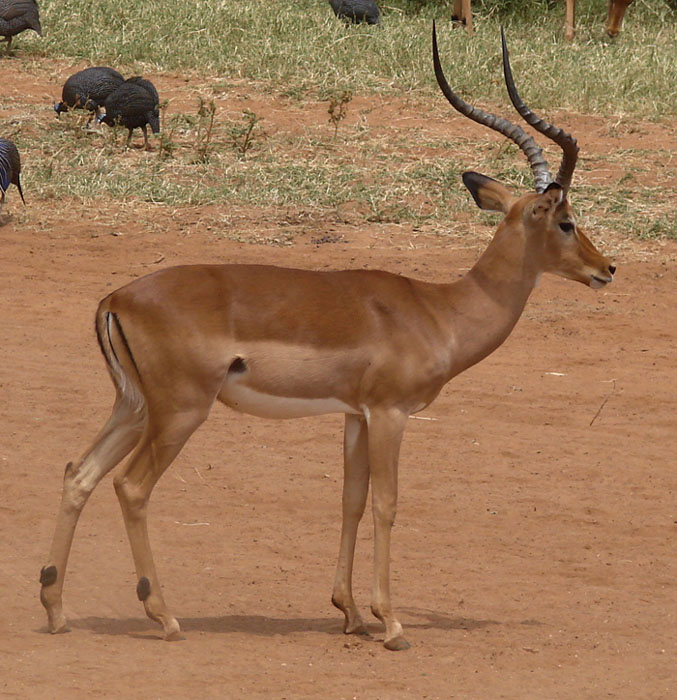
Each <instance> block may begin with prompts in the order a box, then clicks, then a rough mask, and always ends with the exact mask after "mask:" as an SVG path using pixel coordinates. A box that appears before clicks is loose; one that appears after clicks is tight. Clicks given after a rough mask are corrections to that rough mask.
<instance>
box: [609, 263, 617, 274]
mask: <svg viewBox="0 0 677 700" xmlns="http://www.w3.org/2000/svg"><path fill="white" fill-rule="evenodd" d="M609 272H610V273H611V274H612V275H613V274H614V273H615V272H616V266H615V265H609Z"/></svg>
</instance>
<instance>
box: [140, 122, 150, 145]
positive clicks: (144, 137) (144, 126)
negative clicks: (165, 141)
mask: <svg viewBox="0 0 677 700" xmlns="http://www.w3.org/2000/svg"><path fill="white" fill-rule="evenodd" d="M141 130H142V131H143V149H144V150H145V151H150V150H152V149H151V147H150V141H148V128H147V127H146V125H145V124H144V125H143V126H142V127H141Z"/></svg>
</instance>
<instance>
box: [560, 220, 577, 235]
mask: <svg viewBox="0 0 677 700" xmlns="http://www.w3.org/2000/svg"><path fill="white" fill-rule="evenodd" d="M559 227H560V228H561V229H562V231H564V233H572V232H573V230H574V225H573V224H572V223H571V221H562V223H561V224H560V225H559Z"/></svg>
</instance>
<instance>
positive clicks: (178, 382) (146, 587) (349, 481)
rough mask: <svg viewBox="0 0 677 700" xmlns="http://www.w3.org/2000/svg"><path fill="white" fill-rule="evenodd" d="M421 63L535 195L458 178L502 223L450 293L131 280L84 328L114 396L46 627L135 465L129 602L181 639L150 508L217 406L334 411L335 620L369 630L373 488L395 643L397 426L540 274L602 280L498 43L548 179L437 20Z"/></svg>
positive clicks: (395, 279)
mask: <svg viewBox="0 0 677 700" xmlns="http://www.w3.org/2000/svg"><path fill="white" fill-rule="evenodd" d="M433 60H434V66H435V74H436V76H437V80H438V82H439V85H440V87H441V89H442V92H443V93H444V95H445V96H446V97H447V99H448V100H449V102H450V103H451V104H452V106H453V107H455V108H456V109H458V110H459V111H461V112H462V113H463V114H465V115H466V116H468V117H470V118H471V119H473V120H474V121H476V122H479V123H481V124H484V125H486V126H489V127H491V128H492V129H495V130H496V131H498V132H500V133H501V134H503V135H504V136H506V137H507V138H509V139H511V140H512V141H514V142H515V143H516V144H517V145H518V146H519V147H520V149H521V150H522V151H523V152H524V153H525V155H526V157H527V159H528V161H529V163H530V165H531V168H532V170H533V174H534V177H535V183H536V191H535V192H530V193H528V194H525V195H523V196H521V197H516V196H514V195H513V194H512V193H511V192H510V191H509V189H508V188H507V187H505V186H504V185H502V184H501V183H500V182H497V181H496V180H492V179H491V178H489V177H486V176H484V175H480V174H478V173H473V172H467V173H465V174H464V175H463V182H464V183H465V185H466V187H467V188H468V189H469V190H470V193H471V195H472V196H473V198H474V199H475V202H476V203H477V204H478V205H479V207H480V208H482V209H488V210H493V211H499V212H502V213H503V214H504V218H503V220H502V222H501V223H500V224H499V226H498V229H497V231H496V233H495V235H494V238H493V240H492V241H491V243H490V244H489V246H488V248H487V249H486V250H485V251H484V253H483V254H482V255H481V257H480V258H479V260H478V261H477V262H476V264H475V265H474V267H473V268H472V269H471V270H470V272H468V273H467V274H466V275H465V277H464V278H462V279H460V280H457V281H455V282H451V283H447V284H432V283H430V282H423V281H419V280H415V279H411V278H407V277H402V276H399V275H395V274H391V273H388V272H383V271H378V270H371V271H370V270H342V271H336V272H314V271H310V270H296V269H290V268H281V267H270V266H265V265H189V266H181V267H170V268H167V269H164V270H161V271H159V272H156V273H154V274H151V275H147V276H146V277H142V278H140V279H137V280H134V281H133V282H130V283H129V284H127V285H126V286H124V287H121V288H120V289H118V290H117V291H115V292H113V293H112V294H110V295H109V296H107V297H106V298H105V299H103V301H102V302H101V303H100V304H99V308H98V310H97V313H96V333H97V337H98V340H99V344H100V346H101V351H102V352H103V355H104V358H105V360H106V363H107V367H108V371H109V373H110V375H111V378H112V380H113V384H114V385H115V390H116V400H115V404H114V406H113V411H112V415H111V416H110V418H109V419H108V422H107V423H106V424H105V426H104V427H103V429H102V430H101V432H100V433H99V434H98V436H97V437H96V439H95V440H94V442H93V443H92V445H91V446H90V447H89V449H88V450H87V451H86V452H85V453H84V455H83V456H82V457H81V458H80V459H78V460H77V461H76V462H71V463H69V464H68V466H67V467H66V473H65V476H64V483H63V493H62V501H61V508H60V511H59V514H58V519H57V523H56V531H55V534H54V539H53V542H52V548H51V551H50V554H49V559H48V560H47V562H46V564H45V566H44V567H43V568H42V571H41V575H40V581H41V584H42V589H41V600H42V603H43V605H44V606H45V608H46V610H47V616H48V621H49V629H50V631H52V632H61V631H63V630H64V629H65V628H66V619H65V617H64V614H63V610H62V600H61V597H62V589H63V582H64V575H65V573H66V564H67V560H68V554H69V551H70V547H71V543H72V540H73V534H74V531H75V527H76V524H77V521H78V518H79V515H80V513H81V511H82V508H83V506H84V505H85V502H86V501H87V499H88V497H89V496H90V494H91V492H92V491H93V489H94V488H95V486H96V485H97V483H98V482H99V481H100V480H101V478H102V477H103V476H104V475H105V474H106V473H107V472H109V471H110V470H111V469H113V467H114V466H115V465H116V464H117V463H118V462H120V460H122V459H123V457H125V456H126V455H127V454H128V453H130V452H131V453H132V454H131V457H130V458H129V461H128V462H127V463H126V465H125V467H124V468H123V469H122V470H121V471H119V472H118V473H117V474H116V476H115V479H114V485H115V490H116V492H117V496H118V499H119V501H120V505H121V508H122V514H123V517H124V521H125V526H126V528H127V533H128V536H129V541H130V544H131V549H132V555H133V558H134V564H135V567H136V574H137V580H138V585H137V589H136V590H137V595H138V597H139V599H140V600H141V601H142V602H143V604H144V607H145V611H146V614H147V615H148V616H149V617H150V618H152V619H153V620H156V621H158V622H159V623H161V624H162V627H163V629H164V637H165V639H167V640H173V639H177V638H179V636H180V630H179V623H178V622H177V621H176V618H175V617H174V615H173V614H172V613H171V612H170V610H169V608H168V607H167V605H166V604H165V601H164V597H163V594H162V589H161V587H160V582H159V580H158V576H157V573H156V570H155V565H154V563H153V557H152V554H151V548H150V543H149V538H148V530H147V522H146V516H147V509H148V501H149V497H150V494H151V491H152V490H153V487H154V485H155V483H156V482H157V480H158V479H159V478H160V476H161V475H162V473H163V472H164V471H165V470H166V469H167V467H169V465H170V464H171V462H172V460H173V459H174V458H175V457H176V455H177V454H178V453H179V451H180V450H181V448H182V447H183V445H184V443H185V442H186V440H187V439H188V438H189V437H190V435H191V434H192V433H193V432H194V431H195V429H196V428H197V427H198V426H199V425H200V424H201V423H202V422H203V421H204V420H205V418H206V417H207V414H208V413H209V411H210V409H211V407H212V405H213V404H214V402H215V401H217V400H218V401H220V402H221V403H223V404H225V405H226V406H230V407H231V408H233V409H235V410H236V411H241V412H244V413H248V414H251V415H254V416H264V417H269V418H295V417H299V416H310V415H318V414H323V413H334V412H339V413H344V414H345V434H344V484H343V523H342V527H341V537H340V545H339V556H338V566H337V571H336V578H335V581H334V586H333V595H332V602H333V603H334V605H335V606H336V607H338V608H340V610H342V611H343V613H344V615H345V624H344V631H345V632H346V633H359V634H366V627H365V624H364V622H363V620H362V617H361V616H360V613H359V612H358V608H357V606H356V604H355V601H354V599H353V593H352V568H353V558H354V552H355V540H356V536H357V528H358V524H359V522H360V519H361V518H362V514H363V512H364V509H365V504H366V499H367V491H368V487H369V483H370V482H371V489H372V508H373V517H374V579H373V591H372V603H371V609H372V612H373V613H374V615H375V616H376V617H377V618H379V620H381V621H382V623H383V624H384V625H385V638H384V645H385V647H386V648H388V649H393V650H397V649H405V648H407V647H408V643H407V641H406V639H405V637H404V635H403V632H402V626H401V625H400V623H399V622H398V620H397V618H396V616H395V614H394V612H393V608H392V605H391V601H390V573H389V571H390V536H391V528H392V525H393V521H394V519H395V509H396V503H397V468H398V453H399V450H400V441H401V439H402V433H403V431H404V428H405V425H406V423H407V419H408V418H409V416H411V415H412V414H414V413H416V412H418V411H421V410H422V409H424V408H425V407H426V406H428V405H429V404H430V402H431V401H433V399H435V397H436V396H437V395H438V394H439V392H440V390H441V389H442V387H444V385H445V384H446V383H447V382H448V381H449V380H450V379H452V378H453V377H454V376H456V375H457V374H459V373H460V372H462V371H463V370H465V369H467V368H468V367H470V366H471V365H474V364H475V363H476V362H479V361H480V360H481V359H482V358H484V357H486V356H487V355H489V353H491V352H492V351H493V350H495V349H496V348H497V347H498V346H499V345H500V344H501V343H502V342H503V341H504V340H505V339H506V338H507V337H508V335H509V334H510V332H511V330H512V328H513V327H514V325H515V323H516V322H517V320H518V319H519V317H520V315H521V313H522V310H523V309H524V306H525V304H526V301H527V299H528V298H529V295H530V294H531V290H532V289H533V288H534V285H535V284H536V282H537V281H538V279H539V277H540V276H541V274H542V273H543V272H551V273H555V274H557V275H561V276H563V277H566V278H568V279H572V280H576V281H577V282H581V283H583V284H585V285H587V286H589V287H592V288H600V287H604V286H605V285H606V284H608V283H609V282H611V281H612V279H613V273H614V272H615V268H614V266H613V265H612V264H611V263H610V261H609V260H608V259H607V258H606V257H604V256H603V255H602V254H600V253H599V252H598V251H597V250H596V248H595V247H594V246H593V245H592V243H591V242H590V241H589V240H588V238H587V237H586V235H585V234H584V233H583V231H582V230H581V229H580V228H579V227H578V225H577V223H576V219H575V217H574V214H573V212H572V209H571V207H570V205H569V202H568V200H567V192H568V189H569V184H570V182H571V177H572V175H573V171H574V167H575V164H576V156H577V153H578V147H577V145H576V141H575V139H573V138H572V137H571V136H570V135H569V134H566V133H565V132H563V131H562V130H561V129H557V128H555V127H554V126H552V125H550V124H548V123H546V122H544V121H543V120H541V119H539V118H538V117H537V116H536V115H534V114H533V113H532V112H531V111H530V110H529V109H528V108H527V107H526V106H525V105H524V103H523V102H522V101H521V99H520V97H519V95H518V94H517V91H516V89H515V86H514V83H513V78H512V75H511V72H510V66H509V63H508V55H507V49H506V47H505V39H504V40H503V61H504V72H505V80H506V84H507V86H508V90H509V94H510V96H511V99H512V101H513V103H514V105H515V107H516V109H517V111H518V112H519V113H520V114H521V115H522V116H523V117H524V118H525V119H526V120H527V121H528V122H529V123H530V124H531V125H532V126H533V127H534V128H535V129H536V130H538V131H540V132H542V133H543V134H545V135H546V136H548V137H549V138H551V139H552V140H554V141H555V142H556V143H557V144H559V146H560V147H561V148H562V150H563V158H562V164H561V167H560V170H559V173H558V175H557V177H556V178H555V180H553V179H552V177H551V175H550V172H549V171H548V165H547V163H546V161H545V159H544V158H543V154H542V152H541V149H540V148H539V147H538V146H537V145H536V142H535V140H534V138H533V137H532V136H528V135H527V134H526V133H525V132H524V131H523V130H522V129H521V128H520V127H519V126H517V125H514V124H512V123H510V122H509V121H507V120H505V119H500V118H498V117H496V116H494V115H492V114H489V113H486V112H483V111H481V110H479V109H476V108H473V107H471V106H470V105H469V104H468V103H466V102H464V101H463V100H462V99H461V98H460V97H458V96H457V95H456V94H455V93H454V92H453V91H452V89H451V88H450V87H449V84H448V83H447V81H446V79H445V78H444V75H443V73H442V68H441V66H440V60H439V56H438V52H437V39H436V35H435V27H434V25H433Z"/></svg>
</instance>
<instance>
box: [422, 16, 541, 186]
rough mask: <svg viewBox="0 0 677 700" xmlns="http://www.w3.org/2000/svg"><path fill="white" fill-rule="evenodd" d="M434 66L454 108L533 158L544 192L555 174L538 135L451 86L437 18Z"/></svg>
mask: <svg viewBox="0 0 677 700" xmlns="http://www.w3.org/2000/svg"><path fill="white" fill-rule="evenodd" d="M433 65H434V66H435V77H436V78H437V84H438V85H439V86H440V90H442V93H443V95H444V96H445V97H446V98H447V100H448V101H449V104H451V106H452V107H453V108H454V109H456V110H458V111H459V112H460V113H461V114H463V115H464V116H466V117H468V118H469V119H472V120H473V121H475V122H477V123H478V124H482V125H483V126H487V127H489V128H490V129H493V130H494V131H498V132H499V133H500V134H503V136H505V137H507V138H509V139H510V140H511V141H512V142H513V143H515V144H517V146H518V147H519V149H520V150H521V151H522V153H524V155H525V156H526V157H527V160H528V161H529V165H530V166H531V170H532V172H533V174H534V180H535V184H536V190H537V191H538V192H543V191H544V190H545V188H546V187H547V186H548V185H549V184H550V183H551V182H552V175H551V174H550V171H549V170H548V163H547V161H546V160H545V158H544V157H543V151H542V150H541V149H540V148H539V146H538V144H537V143H536V141H535V140H534V138H533V137H532V136H529V135H528V134H527V133H525V131H524V130H523V129H522V128H521V127H520V126H517V125H516V124H513V123H512V122H510V121H508V120H507V119H503V118H502V117H497V116H496V115H495V114H491V113H489V112H483V111H482V110H481V109H478V108H477V107H473V106H472V105H469V104H468V103H467V102H465V100H463V99H461V98H460V97H459V96H458V95H457V94H456V93H455V92H454V91H453V90H452V89H451V87H449V83H448V82H447V79H446V78H445V77H444V73H443V72H442V65H441V63H440V56H439V52H438V50H437V32H436V30H435V21H434V20H433Z"/></svg>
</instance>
